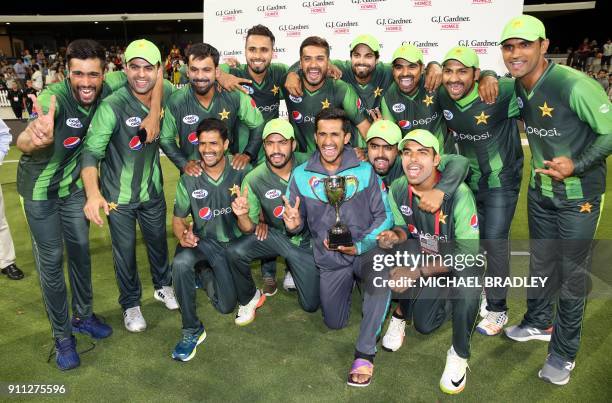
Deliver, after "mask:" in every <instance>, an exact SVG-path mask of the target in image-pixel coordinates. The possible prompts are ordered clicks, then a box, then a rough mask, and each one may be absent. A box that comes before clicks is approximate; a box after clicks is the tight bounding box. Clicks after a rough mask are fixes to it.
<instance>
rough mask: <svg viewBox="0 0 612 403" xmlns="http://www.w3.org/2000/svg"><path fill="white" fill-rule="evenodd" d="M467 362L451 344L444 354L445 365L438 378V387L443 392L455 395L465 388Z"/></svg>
mask: <svg viewBox="0 0 612 403" xmlns="http://www.w3.org/2000/svg"><path fill="white" fill-rule="evenodd" d="M467 368H468V363H467V360H466V359H465V358H461V357H459V356H458V355H457V353H456V352H455V349H454V348H453V347H452V346H451V348H450V349H449V350H448V353H447V354H446V366H445V367H444V372H443V373H442V377H441V378H440V389H441V390H442V392H444V393H448V394H451V395H455V394H457V393H460V392H461V391H462V390H463V389H464V388H465V381H466V378H467Z"/></svg>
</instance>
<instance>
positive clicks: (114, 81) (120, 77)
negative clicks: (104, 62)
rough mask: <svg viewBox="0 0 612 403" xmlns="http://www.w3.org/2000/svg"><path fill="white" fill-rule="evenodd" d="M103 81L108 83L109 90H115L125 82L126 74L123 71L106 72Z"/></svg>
mask: <svg viewBox="0 0 612 403" xmlns="http://www.w3.org/2000/svg"><path fill="white" fill-rule="evenodd" d="M104 82H105V83H106V84H108V86H109V87H110V89H111V90H113V91H117V90H118V89H119V88H121V87H123V86H124V85H125V84H126V83H127V76H126V75H125V73H124V72H123V71H113V72H110V73H106V75H105V76H104Z"/></svg>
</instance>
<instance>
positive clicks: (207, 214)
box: [198, 207, 232, 221]
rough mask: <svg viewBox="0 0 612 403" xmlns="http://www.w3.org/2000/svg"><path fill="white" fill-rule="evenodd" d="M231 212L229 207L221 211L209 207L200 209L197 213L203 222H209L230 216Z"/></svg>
mask: <svg viewBox="0 0 612 403" xmlns="http://www.w3.org/2000/svg"><path fill="white" fill-rule="evenodd" d="M231 212H232V208H231V207H225V208H221V209H214V210H213V209H211V208H210V207H202V208H201V209H200V211H198V216H199V217H200V218H201V219H202V220H204V221H210V220H212V219H213V218H215V217H217V216H220V215H223V214H230V213H231Z"/></svg>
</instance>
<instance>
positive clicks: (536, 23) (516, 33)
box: [500, 15, 546, 42]
mask: <svg viewBox="0 0 612 403" xmlns="http://www.w3.org/2000/svg"><path fill="white" fill-rule="evenodd" d="M510 38H519V39H525V40H527V41H535V40H537V39H539V38H542V39H546V29H545V28H544V24H543V23H542V21H540V20H539V19H537V18H536V17H532V16H531V15H519V16H518V17H514V18H513V19H511V20H510V22H508V23H507V24H506V26H505V27H504V30H503V31H502V36H501V40H500V42H504V41H505V40H506V39H510Z"/></svg>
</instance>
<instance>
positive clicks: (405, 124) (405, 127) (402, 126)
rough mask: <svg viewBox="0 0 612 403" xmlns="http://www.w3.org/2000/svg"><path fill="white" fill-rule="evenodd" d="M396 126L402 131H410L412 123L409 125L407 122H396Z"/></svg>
mask: <svg viewBox="0 0 612 403" xmlns="http://www.w3.org/2000/svg"><path fill="white" fill-rule="evenodd" d="M397 125H398V126H399V127H400V128H402V129H410V126H412V123H410V121H409V120H400V121H399V122H397Z"/></svg>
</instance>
